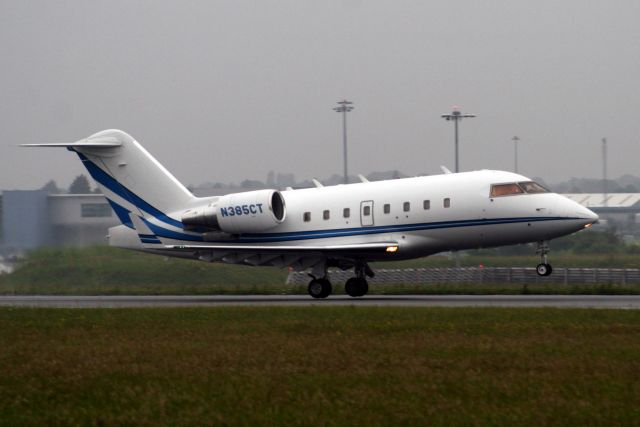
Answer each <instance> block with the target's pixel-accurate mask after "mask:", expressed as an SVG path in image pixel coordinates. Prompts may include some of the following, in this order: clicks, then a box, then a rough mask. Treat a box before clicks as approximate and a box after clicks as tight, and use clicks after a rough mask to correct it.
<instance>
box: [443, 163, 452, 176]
mask: <svg viewBox="0 0 640 427" xmlns="http://www.w3.org/2000/svg"><path fill="white" fill-rule="evenodd" d="M440 169H442V173H444V174H450V173H453V172H451V171H450V170H449V169H448V168H447V167H446V166H444V165H440Z"/></svg>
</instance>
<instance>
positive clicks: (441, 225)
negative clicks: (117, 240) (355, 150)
mask: <svg viewBox="0 0 640 427" xmlns="http://www.w3.org/2000/svg"><path fill="white" fill-rule="evenodd" d="M576 219H580V218H567V217H521V218H494V219H472V220H460V221H440V222H427V223H415V224H402V225H382V226H374V227H358V228H343V229H330V230H311V231H294V232H285V233H255V234H242V235H239V236H238V238H236V239H232V240H212V241H207V242H211V243H257V242H264V243H270V242H286V241H295V240H310V239H327V238H334V237H350V236H362V235H369V234H381V233H401V232H406V231H422V230H437V229H447V228H459V227H474V226H483V225H497V224H515V223H522V222H541V221H562V220H576ZM142 220H143V221H144V222H145V224H146V225H147V226H148V227H149V228H150V229H151V231H153V232H154V233H156V234H157V235H158V236H161V237H168V238H170V239H175V240H188V241H203V240H204V239H203V238H202V237H201V236H193V235H188V234H183V233H178V232H175V231H172V230H167V229H165V228H163V227H161V226H159V225H156V224H153V223H151V222H149V221H147V220H145V219H144V218H143V219H142Z"/></svg>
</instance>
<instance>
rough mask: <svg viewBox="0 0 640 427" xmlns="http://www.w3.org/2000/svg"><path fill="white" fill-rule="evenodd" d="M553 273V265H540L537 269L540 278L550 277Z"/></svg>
mask: <svg viewBox="0 0 640 427" xmlns="http://www.w3.org/2000/svg"><path fill="white" fill-rule="evenodd" d="M552 271H553V268H552V267H551V264H546V263H542V264H538V266H537V267H536V273H538V276H548V275H550V274H551V272H552Z"/></svg>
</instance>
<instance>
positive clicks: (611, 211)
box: [563, 193, 640, 235]
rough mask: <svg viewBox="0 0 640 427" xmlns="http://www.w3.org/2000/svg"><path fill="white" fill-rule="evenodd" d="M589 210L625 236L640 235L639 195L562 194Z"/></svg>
mask: <svg viewBox="0 0 640 427" xmlns="http://www.w3.org/2000/svg"><path fill="white" fill-rule="evenodd" d="M563 196H565V197H568V198H569V199H571V200H573V201H574V202H577V203H580V204H581V205H582V206H584V207H586V208H589V209H591V210H592V211H594V212H595V213H597V214H598V215H599V216H600V219H602V220H605V221H606V222H607V223H609V224H610V225H614V226H615V227H616V228H617V229H618V230H619V231H621V232H623V233H625V234H634V235H638V234H640V193H608V194H607V196H606V199H605V195H604V194H603V193H571V194H563Z"/></svg>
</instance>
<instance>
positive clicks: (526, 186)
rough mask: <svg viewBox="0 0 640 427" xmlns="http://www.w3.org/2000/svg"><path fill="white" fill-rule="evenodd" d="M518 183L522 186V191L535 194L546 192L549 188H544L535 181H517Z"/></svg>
mask: <svg viewBox="0 0 640 427" xmlns="http://www.w3.org/2000/svg"><path fill="white" fill-rule="evenodd" d="M518 185H519V186H520V187H522V189H523V190H524V191H526V192H527V193H531V194H535V193H548V192H549V190H547V189H546V188H544V187H543V186H542V185H540V184H538V183H537V182H533V181H528V182H519V183H518Z"/></svg>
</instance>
